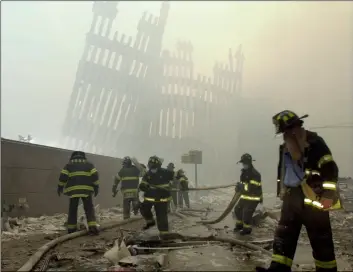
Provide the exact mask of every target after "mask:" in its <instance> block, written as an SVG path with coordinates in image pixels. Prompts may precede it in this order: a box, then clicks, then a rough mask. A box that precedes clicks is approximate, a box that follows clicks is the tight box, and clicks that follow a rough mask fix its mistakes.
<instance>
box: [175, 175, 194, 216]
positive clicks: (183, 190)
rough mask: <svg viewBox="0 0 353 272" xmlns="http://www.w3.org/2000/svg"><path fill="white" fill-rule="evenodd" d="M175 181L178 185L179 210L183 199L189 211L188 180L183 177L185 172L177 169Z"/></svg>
mask: <svg viewBox="0 0 353 272" xmlns="http://www.w3.org/2000/svg"><path fill="white" fill-rule="evenodd" d="M175 179H176V180H177V181H178V183H179V194H178V203H179V208H183V199H184V201H185V205H186V207H187V208H189V209H190V200H189V180H188V178H187V177H186V176H185V172H184V170H183V169H179V170H178V171H177V173H176V177H175Z"/></svg>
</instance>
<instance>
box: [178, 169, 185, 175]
mask: <svg viewBox="0 0 353 272" xmlns="http://www.w3.org/2000/svg"><path fill="white" fill-rule="evenodd" d="M184 174H185V171H184V170H183V169H179V170H178V172H177V175H178V176H183V175H184Z"/></svg>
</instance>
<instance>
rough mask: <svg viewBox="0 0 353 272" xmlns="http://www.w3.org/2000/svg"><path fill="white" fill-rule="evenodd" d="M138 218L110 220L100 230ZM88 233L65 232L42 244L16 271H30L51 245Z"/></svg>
mask: <svg viewBox="0 0 353 272" xmlns="http://www.w3.org/2000/svg"><path fill="white" fill-rule="evenodd" d="M138 220H142V217H137V218H130V219H126V220H123V221H120V222H110V223H107V224H104V225H101V226H100V230H102V231H103V230H108V229H112V228H115V227H119V226H122V225H126V224H129V223H132V222H135V221H138ZM87 234H88V231H87V230H82V231H78V232H74V233H70V234H66V235H63V236H60V237H58V238H56V239H54V240H52V241H50V242H49V243H46V244H45V245H44V246H42V247H40V248H39V249H38V250H37V251H36V252H35V253H34V254H33V255H32V256H31V257H30V258H29V259H28V261H27V262H26V263H25V264H24V265H23V266H22V267H21V268H20V269H19V270H17V271H28V272H29V271H31V270H32V269H33V268H34V266H35V265H36V264H37V263H38V262H39V261H40V260H41V259H42V257H43V256H44V255H45V254H46V253H47V252H48V251H49V250H50V249H52V248H53V247H55V246H56V245H58V244H60V243H63V242H65V241H68V240H72V239H74V238H78V237H81V236H85V235H87Z"/></svg>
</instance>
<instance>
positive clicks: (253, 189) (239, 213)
mask: <svg viewBox="0 0 353 272" xmlns="http://www.w3.org/2000/svg"><path fill="white" fill-rule="evenodd" d="M252 162H253V159H252V157H251V155H250V154H243V155H242V156H241V159H240V161H239V162H238V163H242V165H243V168H242V170H241V175H240V182H238V183H237V185H236V188H235V189H236V191H237V192H240V193H241V196H240V200H239V202H238V204H237V205H236V206H235V208H234V214H235V217H236V224H235V228H234V231H235V232H237V231H239V234H241V235H246V234H250V233H251V231H252V227H251V224H252V216H253V214H254V212H255V210H256V207H257V205H258V204H259V203H260V202H261V203H262V186H261V175H260V173H259V172H258V171H257V170H256V169H255V167H254V166H253V163H252Z"/></svg>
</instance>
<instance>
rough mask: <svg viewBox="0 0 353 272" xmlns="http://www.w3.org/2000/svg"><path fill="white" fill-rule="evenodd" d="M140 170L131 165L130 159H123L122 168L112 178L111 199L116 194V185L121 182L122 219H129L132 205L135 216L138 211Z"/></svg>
mask: <svg viewBox="0 0 353 272" xmlns="http://www.w3.org/2000/svg"><path fill="white" fill-rule="evenodd" d="M139 178H140V170H139V169H138V168H137V167H136V166H135V165H133V164H132V161H131V159H130V157H125V158H124V159H123V162H122V168H121V169H120V171H119V172H118V174H116V176H115V177H114V184H113V189H112V191H113V197H115V196H116V194H117V193H118V185H119V183H120V182H121V193H122V195H123V215H124V219H128V218H130V208H131V205H132V208H133V212H134V214H135V215H137V214H138V211H139V200H138V186H139Z"/></svg>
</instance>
